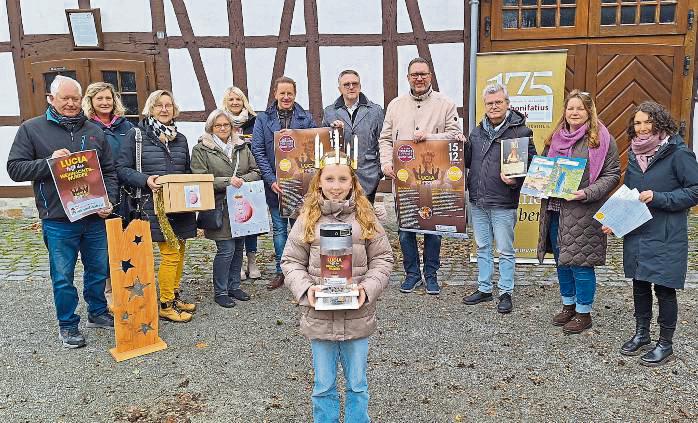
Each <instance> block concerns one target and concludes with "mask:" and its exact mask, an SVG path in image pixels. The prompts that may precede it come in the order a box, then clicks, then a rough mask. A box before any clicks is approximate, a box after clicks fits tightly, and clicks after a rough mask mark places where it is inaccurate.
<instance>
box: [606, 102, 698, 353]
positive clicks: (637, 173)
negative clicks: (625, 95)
mask: <svg viewBox="0 0 698 423" xmlns="http://www.w3.org/2000/svg"><path fill="white" fill-rule="evenodd" d="M677 130H678V127H677V125H676V123H675V122H674V120H673V119H672V118H671V114H670V113H669V111H668V110H667V109H665V108H664V107H663V106H661V105H659V104H657V103H655V102H651V101H647V102H644V103H642V104H640V105H639V106H638V107H637V108H636V109H635V110H634V111H633V114H632V115H631V118H630V123H629V125H628V138H630V140H631V144H630V151H629V152H628V169H627V171H626V173H625V185H627V186H628V188H630V189H633V188H637V190H638V191H639V192H640V201H642V202H644V203H646V204H647V207H648V208H649V209H650V213H652V219H650V220H649V221H648V222H646V223H645V224H644V225H642V226H640V227H639V228H637V229H635V230H634V231H632V232H630V233H629V234H627V235H625V237H624V238H623V268H624V270H625V277H626V278H632V279H633V303H634V306H635V335H633V337H632V338H630V340H628V341H627V342H626V343H624V344H623V346H621V348H620V352H621V354H623V355H640V354H643V353H645V354H644V355H642V357H640V363H641V364H644V365H646V366H658V365H661V364H664V363H666V362H668V361H670V360H672V359H673V357H674V350H673V336H674V330H675V329H676V321H677V319H678V302H677V299H676V290H677V289H683V287H684V283H685V281H686V271H687V267H688V212H689V210H690V208H691V207H693V206H695V205H696V204H698V163H697V162H696V156H695V154H693V152H692V151H691V150H689V149H688V148H687V147H686V144H684V142H683V140H682V139H681V136H680V135H678V134H677ZM603 229H604V232H605V233H609V234H610V233H611V230H610V229H609V228H606V227H604V228H603ZM652 285H654V293H655V295H656V297H657V302H658V303H659V315H658V317H657V322H658V323H659V339H658V341H657V344H656V345H655V346H654V347H652V346H651V345H650V344H651V342H652V339H651V336H650V321H651V319H652Z"/></svg>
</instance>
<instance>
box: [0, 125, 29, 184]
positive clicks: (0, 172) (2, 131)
mask: <svg viewBox="0 0 698 423" xmlns="http://www.w3.org/2000/svg"><path fill="white" fill-rule="evenodd" d="M17 128H19V127H18V126H0V186H13V185H29V184H28V183H27V182H22V183H17V182H14V181H13V180H12V179H10V175H8V174H7V156H8V155H9V154H10V148H11V147H12V142H13V141H14V139H15V134H16V133H17Z"/></svg>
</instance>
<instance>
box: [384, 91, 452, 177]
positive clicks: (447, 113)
mask: <svg viewBox="0 0 698 423" xmlns="http://www.w3.org/2000/svg"><path fill="white" fill-rule="evenodd" d="M415 131H424V132H426V133H427V134H433V135H437V134H444V133H445V136H444V138H447V139H451V138H453V137H454V136H456V134H459V133H461V127H460V123H459V122H458V108H457V107H456V105H455V104H454V103H453V102H452V101H451V100H449V99H448V97H446V96H445V95H443V94H441V93H440V92H438V91H432V90H431V89H430V91H429V92H427V93H425V94H422V95H421V96H418V97H415V96H413V95H412V94H411V93H408V94H405V95H401V96H400V97H396V98H394V99H393V100H392V101H391V102H390V104H388V108H387V109H386V110H385V119H384V120H383V129H382V130H381V134H380V137H379V138H378V144H379V146H380V155H381V166H385V165H386V164H389V165H392V164H393V143H394V142H395V141H404V140H411V139H412V138H413V135H414V133H415Z"/></svg>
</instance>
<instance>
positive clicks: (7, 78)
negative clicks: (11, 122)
mask: <svg viewBox="0 0 698 423" xmlns="http://www.w3.org/2000/svg"><path fill="white" fill-rule="evenodd" d="M0 75H2V77H0V93H2V101H0V116H19V96H18V95H17V82H16V80H15V66H14V62H13V61H12V53H10V52H6V53H0Z"/></svg>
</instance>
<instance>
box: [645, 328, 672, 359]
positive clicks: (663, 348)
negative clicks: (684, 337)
mask: <svg viewBox="0 0 698 423" xmlns="http://www.w3.org/2000/svg"><path fill="white" fill-rule="evenodd" d="M673 336H674V329H667V328H661V329H660V331H659V341H657V345H656V346H655V347H654V349H653V350H652V351H650V352H648V353H647V354H645V355H643V356H642V357H640V363H642V364H643V365H645V366H650V367H655V366H661V365H662V364H664V363H666V362H668V361H670V360H672V359H673V358H674V349H673V346H672V345H673V343H672V338H673Z"/></svg>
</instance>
